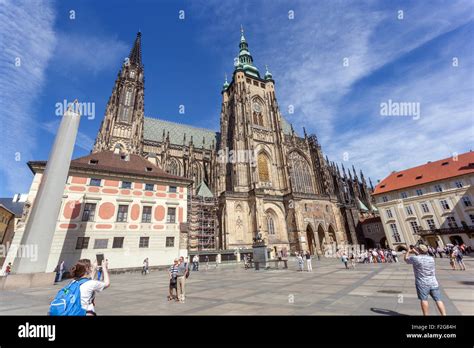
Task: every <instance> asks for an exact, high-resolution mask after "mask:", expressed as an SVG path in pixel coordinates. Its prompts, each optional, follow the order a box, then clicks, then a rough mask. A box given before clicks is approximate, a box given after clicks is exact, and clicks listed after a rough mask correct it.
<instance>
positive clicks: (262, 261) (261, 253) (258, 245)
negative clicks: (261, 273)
mask: <svg viewBox="0 0 474 348" xmlns="http://www.w3.org/2000/svg"><path fill="white" fill-rule="evenodd" d="M252 248H253V262H254V263H255V270H256V271H258V270H260V267H263V268H267V267H268V265H267V261H268V253H267V246H266V245H265V243H264V242H263V241H257V242H255V243H254V244H253V246H252Z"/></svg>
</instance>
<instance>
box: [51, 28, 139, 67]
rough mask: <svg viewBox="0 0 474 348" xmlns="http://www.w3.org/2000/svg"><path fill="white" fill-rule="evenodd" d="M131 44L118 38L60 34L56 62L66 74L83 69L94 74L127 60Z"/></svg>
mask: <svg viewBox="0 0 474 348" xmlns="http://www.w3.org/2000/svg"><path fill="white" fill-rule="evenodd" d="M128 50H130V43H125V42H123V41H120V40H118V39H117V37H109V36H99V35H95V36H93V35H87V34H79V33H67V34H66V33H60V34H59V35H58V47H57V50H56V52H55V61H57V62H58V64H59V66H60V69H61V70H62V71H63V72H64V73H69V72H71V71H77V70H79V69H83V70H85V71H90V72H92V73H94V74H97V73H98V72H100V71H102V70H106V69H110V68H111V67H116V66H117V59H120V57H121V58H122V59H125V57H127V56H128Z"/></svg>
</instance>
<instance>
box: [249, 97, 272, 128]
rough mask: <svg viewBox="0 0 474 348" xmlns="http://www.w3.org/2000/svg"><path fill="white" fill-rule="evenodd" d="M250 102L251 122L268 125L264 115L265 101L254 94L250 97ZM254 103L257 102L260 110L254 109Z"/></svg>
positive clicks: (262, 125) (263, 125)
mask: <svg viewBox="0 0 474 348" xmlns="http://www.w3.org/2000/svg"><path fill="white" fill-rule="evenodd" d="M250 104H251V105H250V107H251V112H252V122H253V124H255V125H258V126H261V127H266V126H267V125H268V119H267V117H266V116H265V114H266V113H265V109H266V108H265V101H264V100H263V99H262V98H260V97H258V96H255V97H253V98H252V99H251V101H250ZM254 104H258V105H259V106H260V110H255V109H254Z"/></svg>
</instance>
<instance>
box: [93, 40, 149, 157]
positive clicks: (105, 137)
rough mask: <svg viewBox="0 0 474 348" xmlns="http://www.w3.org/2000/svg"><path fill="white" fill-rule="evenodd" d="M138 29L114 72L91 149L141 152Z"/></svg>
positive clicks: (142, 91)
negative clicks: (125, 55)
mask: <svg viewBox="0 0 474 348" xmlns="http://www.w3.org/2000/svg"><path fill="white" fill-rule="evenodd" d="M143 70H144V69H143V65H142V55H141V33H140V32H138V33H137V36H136V38H135V42H134V44H133V47H132V49H131V51H130V54H129V56H128V57H127V58H126V59H125V62H123V63H122V67H121V69H120V70H119V73H118V74H117V79H116V80H115V84H114V88H113V90H112V95H111V96H110V98H109V101H108V102H107V106H106V109H105V115H104V119H103V121H102V124H101V126H100V130H99V133H98V134H97V138H96V141H95V144H94V150H93V151H94V152H99V151H104V150H105V151H114V149H115V148H117V147H119V148H120V149H121V151H124V152H127V153H130V154H138V155H141V154H142V151H143V143H142V140H143V124H144V114H145V109H144V103H143V101H144V95H145V85H144V83H145V81H144V71H143Z"/></svg>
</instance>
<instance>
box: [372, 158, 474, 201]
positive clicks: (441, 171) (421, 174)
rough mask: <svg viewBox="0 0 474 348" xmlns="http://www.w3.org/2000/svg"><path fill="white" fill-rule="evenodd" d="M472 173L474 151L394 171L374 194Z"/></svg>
mask: <svg viewBox="0 0 474 348" xmlns="http://www.w3.org/2000/svg"><path fill="white" fill-rule="evenodd" d="M471 173H474V152H473V151H469V152H466V153H463V154H460V155H458V156H457V160H455V158H454V157H448V158H445V159H442V160H439V161H435V162H428V163H426V164H423V165H421V166H418V167H413V168H409V169H405V170H402V171H400V172H393V173H392V174H390V175H389V176H387V177H386V178H385V179H383V180H382V181H381V182H380V183H379V184H377V186H376V187H375V190H374V195H378V194H381V193H386V192H390V191H394V190H400V189H403V188H407V187H413V186H418V185H421V184H426V183H429V182H434V181H439V180H445V179H448V178H453V177H456V176H460V175H465V174H471Z"/></svg>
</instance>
